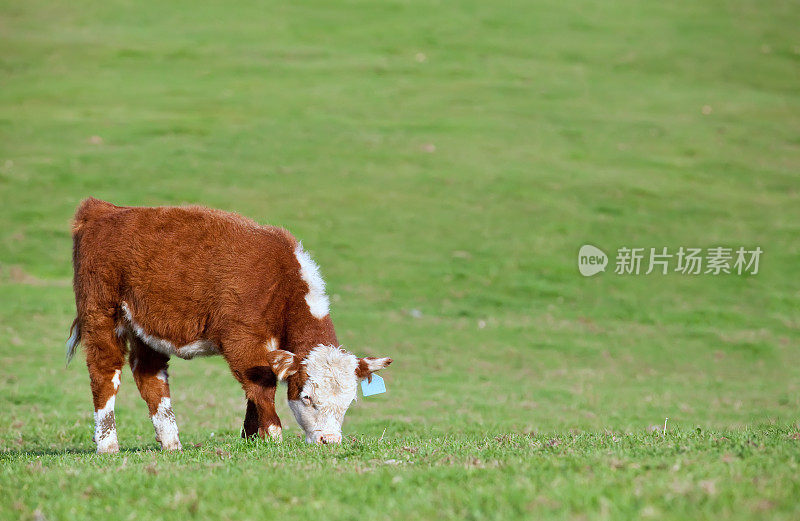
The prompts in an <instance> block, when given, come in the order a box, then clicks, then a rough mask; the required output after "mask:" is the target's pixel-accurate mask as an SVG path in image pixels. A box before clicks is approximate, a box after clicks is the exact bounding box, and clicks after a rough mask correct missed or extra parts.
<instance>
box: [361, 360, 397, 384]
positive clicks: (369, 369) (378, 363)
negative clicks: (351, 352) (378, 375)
mask: <svg viewBox="0 0 800 521" xmlns="http://www.w3.org/2000/svg"><path fill="white" fill-rule="evenodd" d="M391 363H392V359H391V358H375V357H372V356H368V357H365V358H359V359H358V367H356V376H357V377H358V378H359V379H363V378H366V379H368V380H369V381H372V373H374V372H375V371H380V370H381V369H383V368H384V367H386V366H387V365H389V364H391Z"/></svg>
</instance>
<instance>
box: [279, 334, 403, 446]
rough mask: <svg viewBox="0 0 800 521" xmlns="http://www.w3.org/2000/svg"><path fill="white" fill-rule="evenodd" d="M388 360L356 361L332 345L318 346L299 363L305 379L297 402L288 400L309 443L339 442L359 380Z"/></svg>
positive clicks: (384, 365)
mask: <svg viewBox="0 0 800 521" xmlns="http://www.w3.org/2000/svg"><path fill="white" fill-rule="evenodd" d="M391 362H392V360H391V359H390V358H361V359H359V358H356V357H355V356H354V355H353V354H351V353H348V352H347V351H345V350H343V349H341V348H338V347H333V346H325V345H319V346H317V347H315V348H314V349H312V350H311V352H310V353H309V354H308V356H307V357H306V358H305V359H304V360H303V361H302V362H300V363H301V364H303V365H304V366H305V373H306V375H307V379H306V381H305V384H304V385H303V387H302V389H301V390H300V396H299V399H296V400H289V407H290V408H291V409H292V413H294V417H295V419H296V420H297V423H298V424H299V425H300V427H302V429H303V431H304V432H305V436H306V442H308V443H341V441H342V422H343V421H344V415H345V413H346V412H347V409H348V408H349V407H350V405H351V404H352V403H353V402H354V401H355V399H356V388H357V386H358V382H359V380H360V379H361V378H367V377H368V376H369V375H370V374H371V373H372V372H373V371H377V370H378V369H382V368H384V367H386V366H387V365H389V364H390V363H391Z"/></svg>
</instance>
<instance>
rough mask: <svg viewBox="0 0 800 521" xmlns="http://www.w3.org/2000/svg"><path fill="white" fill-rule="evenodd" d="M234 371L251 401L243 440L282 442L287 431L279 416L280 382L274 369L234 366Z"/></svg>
mask: <svg viewBox="0 0 800 521" xmlns="http://www.w3.org/2000/svg"><path fill="white" fill-rule="evenodd" d="M244 365H247V364H244ZM231 370H232V371H233V374H234V376H235V377H236V379H237V380H239V382H240V383H241V384H242V389H244V393H245V396H246V397H247V412H246V413H245V417H244V426H243V428H242V437H243V438H250V437H252V436H255V435H259V436H261V437H262V438H265V437H267V436H269V437H270V438H271V439H273V440H275V441H281V440H282V439H283V429H282V428H281V420H280V418H278V413H277V412H275V389H276V387H277V385H278V380H277V378H275V374H274V373H273V372H272V369H271V368H270V367H269V366H266V365H251V366H249V367H247V368H243V367H233V366H231Z"/></svg>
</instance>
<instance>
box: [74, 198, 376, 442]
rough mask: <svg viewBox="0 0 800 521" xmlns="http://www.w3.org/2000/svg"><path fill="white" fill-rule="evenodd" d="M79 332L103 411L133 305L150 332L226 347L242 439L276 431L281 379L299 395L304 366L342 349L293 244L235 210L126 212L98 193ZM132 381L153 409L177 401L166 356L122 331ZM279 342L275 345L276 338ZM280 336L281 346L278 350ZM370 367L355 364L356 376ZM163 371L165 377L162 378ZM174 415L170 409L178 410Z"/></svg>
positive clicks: (92, 202) (80, 224)
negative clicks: (312, 306)
mask: <svg viewBox="0 0 800 521" xmlns="http://www.w3.org/2000/svg"><path fill="white" fill-rule="evenodd" d="M72 230H73V240H74V245H73V264H74V270H75V274H74V290H75V302H76V307H77V318H76V319H75V322H74V324H73V328H75V327H77V328H78V330H77V334H78V339H79V340H80V342H81V343H82V344H83V346H84V348H85V350H86V359H87V365H88V368H89V376H90V380H91V387H92V396H93V398H94V407H95V410H98V409H100V408H102V407H103V406H104V405H105V404H106V402H107V401H108V399H109V398H110V397H111V396H113V395H114V393H115V392H116V389H114V386H113V385H112V383H111V379H112V377H113V375H114V372H115V371H116V370H120V369H121V368H122V365H123V363H124V359H125V354H126V341H125V340H126V338H125V337H118V336H117V333H116V332H115V331H116V328H117V327H118V326H123V327H124V326H126V325H127V324H128V322H127V321H126V318H125V315H124V312H123V303H125V304H126V305H127V307H128V309H129V310H130V313H131V315H132V316H133V317H134V319H135V321H136V323H137V324H138V325H139V326H141V328H142V329H143V330H144V331H145V332H146V333H147V334H148V335H151V336H154V337H158V338H161V339H165V340H168V341H170V342H171V343H172V344H174V345H175V346H178V347H180V346H184V345H186V344H189V343H191V342H194V341H198V340H209V341H211V342H213V343H214V344H216V346H218V348H219V351H220V354H221V355H222V356H223V357H224V358H225V360H226V361H227V362H228V364H229V366H230V369H231V372H232V373H233V375H234V377H235V378H236V379H237V380H238V381H239V382H240V383H241V385H242V388H243V389H244V391H245V395H246V397H247V400H248V403H247V413H246V417H245V425H244V434H245V435H252V434H255V433H259V434H261V435H262V436H263V435H264V433H265V432H266V430H267V428H268V427H269V426H270V425H276V426H280V419H279V418H278V416H277V414H276V413H275V407H274V399H275V387H276V384H277V379H276V377H275V375H276V374H280V373H281V371H285V374H286V375H287V376H288V378H287V382H288V397H289V399H298V397H299V393H300V390H301V389H302V387H303V385H304V383H305V380H306V378H307V377H306V375H305V371H304V368H303V366H302V364H300V361H301V360H302V359H303V358H304V357H305V356H306V355H307V353H308V352H309V351H310V350H311V349H312V348H313V347H314V346H316V345H318V344H328V345H338V342H337V339H336V333H335V331H334V328H333V323H332V322H331V319H330V315H326V316H325V317H324V318H322V319H317V318H315V317H314V316H313V315H312V314H311V313H310V311H309V308H308V305H307V304H306V302H305V299H304V297H305V295H306V294H307V293H308V291H309V288H308V285H307V284H306V282H305V281H304V280H303V279H302V277H301V276H300V265H299V262H298V261H297V259H296V257H295V255H294V250H295V247H296V246H297V241H296V239H295V238H294V237H293V236H292V235H291V234H290V233H289V232H287V231H286V230H284V229H282V228H276V227H272V226H260V225H258V224H256V223H255V222H254V221H251V220H249V219H246V218H243V217H240V216H238V215H235V214H232V213H227V212H222V211H219V210H212V209H208V208H203V207H156V208H147V207H141V208H139V207H121V206H115V205H113V204H110V203H107V202H104V201H100V200H97V199H94V198H89V199H86V200H85V201H83V202H82V203H81V205H80V206H79V207H78V209H77V212H76V214H75V220H74V224H73V228H72ZM126 336H127V337H128V338H127V340H128V343H129V344H130V353H129V357H130V363H131V366H132V368H134V370H133V375H134V380H135V381H136V384H137V386H138V388H139V392H140V394H141V395H142V398H143V399H144V400H145V401H146V402H147V406H148V409H149V410H150V414H151V415H153V414H155V411H156V410H157V408H158V405H159V402H160V401H161V399H162V398H163V397H168V396H169V386H168V384H167V383H166V382H164V381H162V380H161V379H159V378H158V377H157V376H158V374H159V372H160V371H162V370H163V371H166V368H167V363H168V360H169V357H168V356H166V355H165V354H162V353H159V352H157V351H155V350H154V349H152V348H151V347H150V346H149V345H147V344H146V343H144V342H143V341H142V340H140V339H139V338H138V337H137V336H135V335H134V334H131V333H130V332H128V333H126ZM273 339H274V340H273ZM275 341H277V347H278V349H274V348H273V349H270V348H269V345H270V344H269V343H270V342H273V344H272V345H273V347H274V346H275V343H274V342H275ZM365 368H366V365H363V366H362V364H359V377H367V376H368V374H363V372H364V369H365ZM164 374H165V373H164ZM170 414H171V411H170Z"/></svg>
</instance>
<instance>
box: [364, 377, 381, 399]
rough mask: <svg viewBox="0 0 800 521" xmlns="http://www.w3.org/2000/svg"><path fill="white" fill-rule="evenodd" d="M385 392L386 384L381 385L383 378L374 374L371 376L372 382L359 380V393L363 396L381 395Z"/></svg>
mask: <svg viewBox="0 0 800 521" xmlns="http://www.w3.org/2000/svg"><path fill="white" fill-rule="evenodd" d="M385 392H386V384H384V383H383V378H381V377H380V376H378V375H376V374H374V375H372V382H369V381H367V379H366V378H364V379H363V380H361V393H362V394H363V395H364V396H372V395H373V394H381V393H385Z"/></svg>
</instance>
